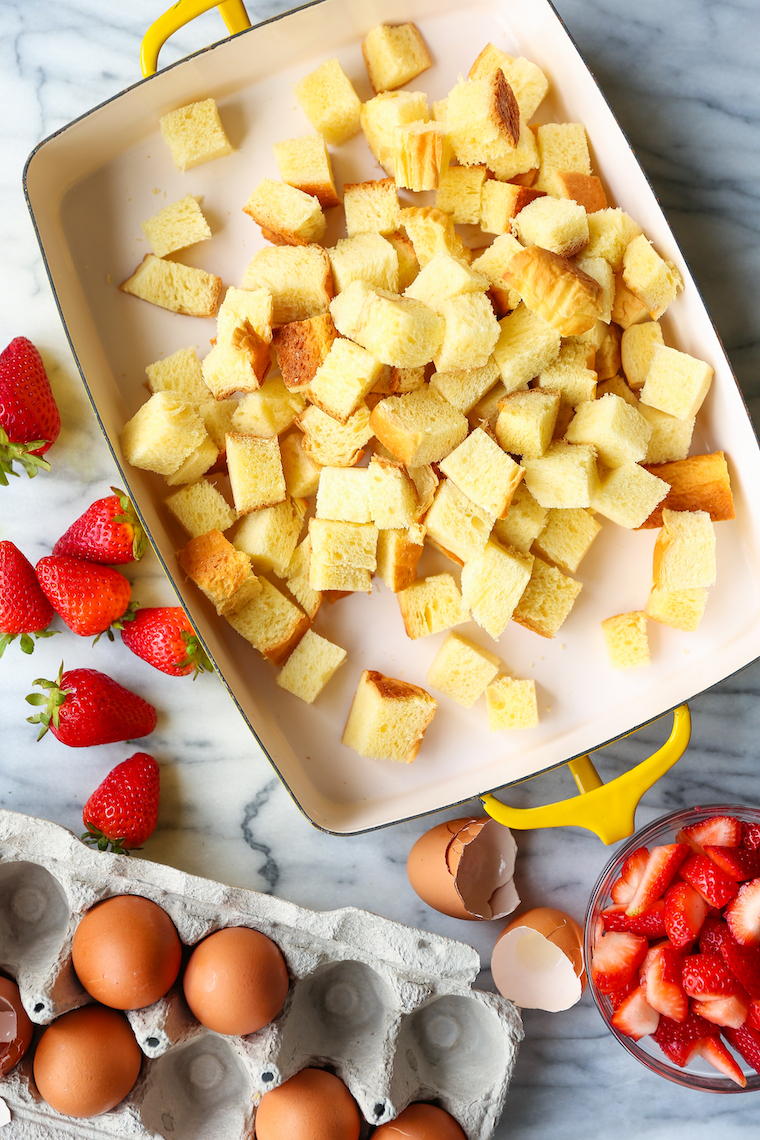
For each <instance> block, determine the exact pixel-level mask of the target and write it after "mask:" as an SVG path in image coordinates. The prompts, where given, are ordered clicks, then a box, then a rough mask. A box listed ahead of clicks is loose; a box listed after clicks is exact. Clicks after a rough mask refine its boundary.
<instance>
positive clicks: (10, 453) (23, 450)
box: [0, 427, 50, 487]
mask: <svg viewBox="0 0 760 1140" xmlns="http://www.w3.org/2000/svg"><path fill="white" fill-rule="evenodd" d="M49 442H50V441H49V440H47V439H33V440H31V441H30V442H29V443H11V441H10V440H9V439H8V433H7V432H6V430H5V428H2V427H0V487H7V486H8V476H9V475H16V476H18V474H19V472H18V471H14V470H13V464H14V463H20V464H21V466H22V467H23V468H24V470H25V471H26V473H27V475H28V476H29V478H30V479H33V478H34V476H35V475H36V474H37V472H38V471H49V470H50V464H49V463H48V461H47V459H43V458H42V456H41V455H31V454H30V453H31V452H32V451H37V450H38V449H39V448H40V447H44V446H45V444H46V443H49Z"/></svg>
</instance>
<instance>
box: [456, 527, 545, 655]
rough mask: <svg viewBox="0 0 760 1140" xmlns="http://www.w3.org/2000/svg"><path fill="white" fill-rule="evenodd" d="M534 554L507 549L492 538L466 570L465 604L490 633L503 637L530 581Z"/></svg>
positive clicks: (463, 587) (464, 569)
mask: <svg viewBox="0 0 760 1140" xmlns="http://www.w3.org/2000/svg"><path fill="white" fill-rule="evenodd" d="M532 566H533V555H532V554H523V553H522V552H521V551H518V550H506V549H505V548H504V547H503V546H500V545H499V543H498V542H494V541H493V539H491V540H490V541H489V542H488V543H487V544H486V548H485V550H484V551H483V553H482V554H481V555H479V557H477V558H472V559H470V561H469V562H465V564H464V566H463V567H462V601H463V603H464V605H465V606H466V607H467V608H468V609H469V610H471V611H472V616H473V618H474V619H475V621H476V622H477V623H478V625H479V626H481V627H482V628H483V629H484V630H485V631H486V633H489V634H490V635H491V637H493V638H495V639H497V638H499V637H501V635H502V633H503V632H504V630H505V629H506V628H507V625H508V623H509V621H510V620H511V618H512V616H513V614H514V612H515V608H516V606H517V604H518V602H519V600H520V598H521V597H522V595H523V592H524V590H525V588H526V586H527V585H528V582H529V581H530V576H531V569H532Z"/></svg>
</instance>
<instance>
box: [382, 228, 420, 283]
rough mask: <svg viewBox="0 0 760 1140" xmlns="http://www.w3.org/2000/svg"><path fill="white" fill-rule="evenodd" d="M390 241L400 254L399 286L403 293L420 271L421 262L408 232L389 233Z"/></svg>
mask: <svg viewBox="0 0 760 1140" xmlns="http://www.w3.org/2000/svg"><path fill="white" fill-rule="evenodd" d="M388 241H389V242H390V243H391V245H392V246H393V248H394V249H395V251H396V253H397V254H398V287H399V292H400V293H403V292H404V290H405V289H408V288H409V286H410V285H411V283H412V282H413V281H414V279H415V277H416V276H417V274H418V273H419V271H420V263H419V261H418V260H417V254H416V253H415V252H414V246H413V245H412V243H411V242H410V240H409V238H408V237H407V236H406V234H402V233H401V232H400V231H397V232H396V233H392V234H388Z"/></svg>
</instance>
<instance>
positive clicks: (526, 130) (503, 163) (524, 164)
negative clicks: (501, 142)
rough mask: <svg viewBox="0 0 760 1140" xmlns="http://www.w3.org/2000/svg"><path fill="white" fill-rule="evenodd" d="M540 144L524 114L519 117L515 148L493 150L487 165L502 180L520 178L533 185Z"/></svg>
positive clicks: (508, 180)
mask: <svg viewBox="0 0 760 1140" xmlns="http://www.w3.org/2000/svg"><path fill="white" fill-rule="evenodd" d="M538 162H539V159H538V145H537V143H536V136H535V134H534V133H533V131H532V130H531V128H530V127H529V126H528V125H527V123H526V121H525V117H524V115H522V114H521V115H520V118H519V135H518V140H517V145H516V146H515V147H514V148H510V147H508V146H505V147H504V149H503V150H502V151H501V152H500V153H498V152H497V151H496V150H495V149H494V150H493V151H491V153H490V154H489V156H488V158H487V159H486V165H487V166H488V169H489V170H490V171H491V173H492V174H493V175H494V177H496V178H498V179H499V181H500V182H513V181H515V180H516V179H520V185H522V186H532V185H533V182H534V181H535V176H536V173H537V171H538Z"/></svg>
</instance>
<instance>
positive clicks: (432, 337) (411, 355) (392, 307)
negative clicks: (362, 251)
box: [330, 281, 445, 368]
mask: <svg viewBox="0 0 760 1140" xmlns="http://www.w3.org/2000/svg"><path fill="white" fill-rule="evenodd" d="M330 312H331V314H332V318H333V320H334V322H335V327H336V328H337V329H338V331H339V332H340V333H342V334H343V336H345V337H350V339H351V340H354V341H356V342H357V344H360V345H361V346H362V347H363V348H366V349H367V351H368V352H371V353H372V355H373V356H374V357H375V359H376V360H379V361H380V362H381V363H382V364H390V365H392V366H393V367H396V368H419V367H421V366H422V365H425V364H428V363H429V362H430V361H431V360H432V359H433V357H434V356H435V354H436V352H437V351H438V349H439V348H440V346H441V342H442V341H443V334H444V328H445V324H444V321H443V319H442V318H441V317H439V316H438V315H437V314H436V313H434V312H433V311H432V309H428V307H427V306H426V305H423V304H421V303H420V302H419V301H415V300H413V299H412V298H410V297H397V296H395V295H394V294H392V293H389V292H386V290H384V289H373V288H371V287H370V286H369V285H367V284H366V283H365V282H364V281H352V282H351V284H350V285H349V286H348V287H347V288H346V289H344V290H343V292H342V293H339V294H338V296H337V297H336V298H335V300H334V301H332V302H331V303H330Z"/></svg>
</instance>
